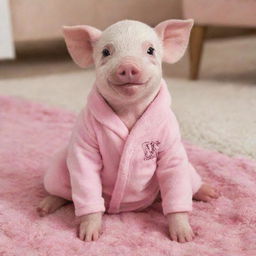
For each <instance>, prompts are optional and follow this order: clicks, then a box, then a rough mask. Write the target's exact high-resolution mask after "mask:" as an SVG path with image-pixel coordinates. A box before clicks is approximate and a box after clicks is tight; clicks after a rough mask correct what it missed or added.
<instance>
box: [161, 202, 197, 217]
mask: <svg viewBox="0 0 256 256" xmlns="http://www.w3.org/2000/svg"><path fill="white" fill-rule="evenodd" d="M162 207H163V213H164V215H167V214H169V213H175V212H191V211H192V203H191V204H169V205H163V206H162Z"/></svg>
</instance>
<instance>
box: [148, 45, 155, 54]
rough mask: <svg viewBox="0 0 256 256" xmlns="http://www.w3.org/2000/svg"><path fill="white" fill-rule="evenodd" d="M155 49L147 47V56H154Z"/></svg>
mask: <svg viewBox="0 0 256 256" xmlns="http://www.w3.org/2000/svg"><path fill="white" fill-rule="evenodd" d="M154 52H155V49H154V48H153V47H149V48H148V50H147V54H149V55H154Z"/></svg>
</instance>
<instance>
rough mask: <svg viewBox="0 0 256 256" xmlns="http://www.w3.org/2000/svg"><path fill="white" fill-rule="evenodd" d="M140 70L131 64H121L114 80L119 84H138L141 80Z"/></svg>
mask: <svg viewBox="0 0 256 256" xmlns="http://www.w3.org/2000/svg"><path fill="white" fill-rule="evenodd" d="M141 73H142V71H141V69H140V68H139V67H138V66H136V65H134V64H132V63H123V64H121V65H120V66H119V67H118V68H117V70H116V74H115V76H116V80H118V81H119V82H120V83H138V82H140V80H141Z"/></svg>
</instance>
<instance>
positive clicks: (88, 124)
mask: <svg viewBox="0 0 256 256" xmlns="http://www.w3.org/2000/svg"><path fill="white" fill-rule="evenodd" d="M92 118H93V117H92V116H90V113H88V111H87V110H86V109H85V110H83V111H82V112H81V113H80V115H79V117H78V120H77V123H76V125H75V127H74V130H73V133H72V136H71V140H70V143H69V146H68V154H67V166H68V169H69V174H70V181H71V190H72V199H73V202H74V205H75V214H76V216H82V215H85V214H89V213H93V212H104V211H105V206H104V199H103V197H102V183H101V177H100V172H101V169H102V159H101V155H100V152H99V149H98V144H97V139H96V137H95V134H94V130H93V126H92Z"/></svg>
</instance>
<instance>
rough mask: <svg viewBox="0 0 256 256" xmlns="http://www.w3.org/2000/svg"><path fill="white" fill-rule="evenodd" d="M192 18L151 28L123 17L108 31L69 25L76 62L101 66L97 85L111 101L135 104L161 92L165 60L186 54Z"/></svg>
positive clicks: (67, 37) (69, 45)
mask: <svg viewBox="0 0 256 256" xmlns="http://www.w3.org/2000/svg"><path fill="white" fill-rule="evenodd" d="M192 25H193V21H192V20H167V21H164V22H161V23H160V24H158V25H157V26H156V27H155V28H151V27H149V26H147V25H146V24H144V23H141V22H138V21H131V20H125V21H120V22H117V23H115V24H113V25H112V26H110V27H108V28H107V29H106V30H104V31H103V32H102V31H100V30H98V29H96V28H94V27H91V26H73V27H64V28H63V32H64V37H65V41H66V44H67V48H68V50H69V53H70V55H71V56H72V58H73V60H74V61H75V63H77V64H78V65H79V66H80V67H83V68H85V67H88V66H90V65H92V64H94V65H95V68H96V85H97V87H98V90H99V92H100V93H101V94H102V96H103V97H104V98H105V99H107V101H115V102H116V103H118V102H119V103H121V102H124V103H128V102H130V103H133V102H135V101H137V100H140V99H141V98H145V97H147V96H149V95H151V94H152V93H156V92H157V91H158V90H159V85H160V80H161V77H162V61H165V62H168V63H175V62H177V61H178V60H179V59H180V58H181V57H182V56H183V54H184V52H185V50H186V48H187V45H188V40H189V34H190V30H191V27H192Z"/></svg>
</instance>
